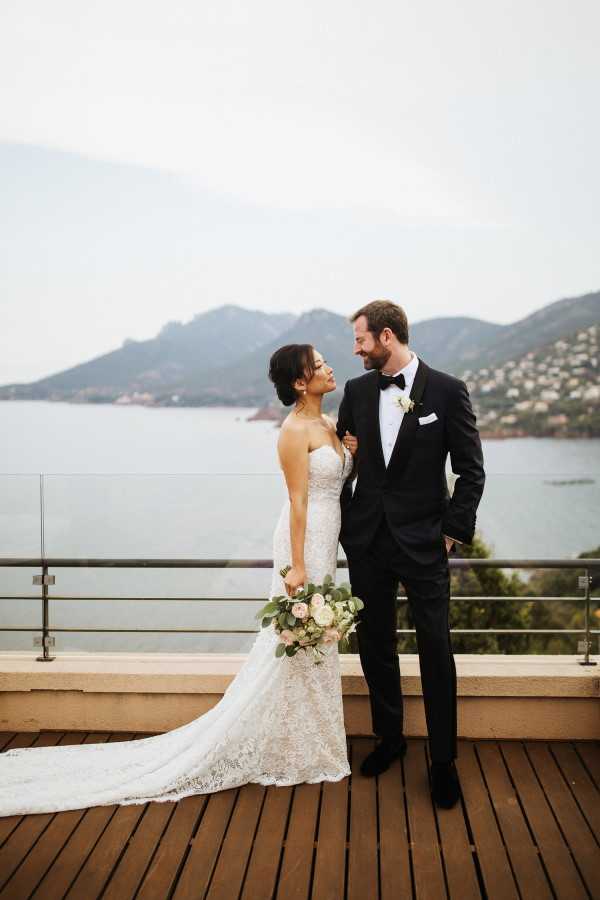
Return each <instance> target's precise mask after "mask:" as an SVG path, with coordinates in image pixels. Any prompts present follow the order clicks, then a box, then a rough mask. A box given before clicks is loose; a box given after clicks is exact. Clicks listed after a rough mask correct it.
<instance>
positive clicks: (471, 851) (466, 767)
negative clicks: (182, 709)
mask: <svg viewBox="0 0 600 900" xmlns="http://www.w3.org/2000/svg"><path fill="white" fill-rule="evenodd" d="M146 736H147V735H134V734H123V733H119V734H105V733H102V734H100V733H87V732H73V733H68V734H63V733H56V732H42V733H39V734H36V733H24V734H0V748H1V749H3V750H7V749H9V748H10V747H26V746H33V745H35V746H48V745H52V744H75V743H82V742H86V743H97V742H99V741H119V740H127V739H131V738H135V737H146ZM349 746H350V753H351V759H352V769H353V772H355V773H356V774H354V775H353V776H352V778H351V779H347V780H345V781H343V782H340V783H338V784H324V785H307V784H303V785H299V786H297V787H295V788H267V789H265V788H263V787H260V786H258V785H246V786H244V787H242V788H240V789H239V790H230V791H223V792H221V793H218V794H211V795H208V796H205V795H203V796H194V797H187V798H186V799H184V800H182V801H180V802H179V803H148V804H145V805H139V806H118V805H117V806H101V807H95V808H91V809H83V810H74V811H68V812H61V813H52V814H39V815H29V816H12V817H4V818H0V900H8V898H27V897H35V898H39V900H53V898H59V897H69V898H73V900H74V898H77V897H81V898H85V900H92V898H96V897H102V898H107V900H108V898H110V900H126V898H130V897H136V898H144V900H157V898H171V897H172V898H175V900H183V898H204V897H208V898H211V900H215V898H222V900H232V898H238V897H241V898H245V900H261V898H265V900H266V898H275V897H277V898H299V900H300V898H308V897H312V898H319V900H337V898H348V900H371V898H374V900H375V898H383V900H404V898H411V897H417V898H428V900H435V898H445V897H451V898H456V900H470V898H480V897H488V898H491V900H497V898H498V900H499V898H502V900H504V898H515V900H517V898H530V897H531V898H535V900H543V898H548V900H551V898H553V897H556V898H564V900H577V898H586V897H599V898H600V850H599V846H598V837H599V835H600V802H599V801H600V797H599V788H600V744H598V743H584V742H568V741H565V742H526V741H525V742H520V741H498V742H493V741H476V742H471V741H461V742H460V749H459V758H458V761H457V765H458V769H459V773H460V778H461V784H462V791H463V799H462V802H461V804H460V805H458V806H457V807H455V808H454V809H453V810H446V811H443V810H438V809H435V808H434V807H433V805H432V803H431V800H430V798H429V787H428V769H427V755H426V754H427V749H426V743H425V741H423V740H419V739H411V740H410V741H409V749H408V753H407V756H406V758H405V759H404V761H403V764H402V765H401V764H400V763H399V762H396V763H395V764H394V765H393V766H392V767H391V768H390V769H389V770H388V771H387V772H386V773H385V774H384V775H383V776H381V777H380V778H379V779H366V778H362V777H361V776H360V774H358V767H359V764H360V761H361V759H362V757H363V756H364V755H365V753H367V752H368V751H369V749H370V748H371V747H372V746H373V742H372V741H371V740H368V739H365V738H351V739H350V742H349Z"/></svg>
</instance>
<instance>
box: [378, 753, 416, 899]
mask: <svg viewBox="0 0 600 900" xmlns="http://www.w3.org/2000/svg"><path fill="white" fill-rule="evenodd" d="M408 752H412V741H411V742H410V749H409V751H408ZM377 797H378V802H379V877H380V893H381V900H397V898H398V897H403V898H406V897H412V895H413V892H412V878H411V873H410V850H409V844H408V826H407V822H406V808H405V797H404V779H403V772H402V764H401V763H400V762H399V761H396V762H394V763H393V764H392V765H391V766H390V767H389V769H388V770H387V772H383V773H382V774H381V775H379V776H378V777H377Z"/></svg>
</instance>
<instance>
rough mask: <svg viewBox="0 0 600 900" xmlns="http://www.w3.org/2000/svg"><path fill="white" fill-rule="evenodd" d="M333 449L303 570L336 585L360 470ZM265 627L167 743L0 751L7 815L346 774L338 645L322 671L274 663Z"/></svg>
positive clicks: (278, 555) (318, 488)
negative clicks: (354, 476)
mask: <svg viewBox="0 0 600 900" xmlns="http://www.w3.org/2000/svg"><path fill="white" fill-rule="evenodd" d="M343 451H344V455H343V460H342V458H341V457H340V455H339V453H338V452H337V451H336V450H335V448H334V447H333V446H331V445H329V444H326V445H323V446H321V447H318V448H317V449H316V450H313V451H311V453H310V454H309V478H308V508H307V521H306V536H305V545H304V562H305V567H306V575H307V578H308V580H309V581H311V582H313V583H315V584H320V583H321V582H322V581H323V578H324V576H325V575H327V574H329V575H331V576H332V577H333V578H334V579H335V571H336V559H337V552H338V534H339V530H340V503H339V498H340V493H341V490H342V486H343V483H344V480H345V479H346V478H347V477H348V475H349V474H350V471H351V469H352V456H351V454H350V452H349V451H348V449H347V448H346V447H344V448H343ZM289 512H290V506H289V500H286V501H285V503H284V504H283V508H282V510H281V514H280V516H279V520H278V522H277V525H276V527H275V532H274V535H273V560H274V565H273V574H272V580H271V590H270V596H271V597H273V596H277V595H282V594H285V588H284V584H283V579H282V578H281V575H280V574H279V571H280V569H282V568H283V567H284V566H286V565H288V564H291V548H290V529H289ZM277 643H278V638H277V635H276V634H275V632H274V630H273V628H272V627H268V628H264V629H262V630H261V631H260V632H259V634H258V637H257V638H256V640H255V642H254V644H253V646H252V648H251V650H250V652H249V654H248V656H247V658H246V660H245V662H244V664H243V665H242V668H241V669H240V670H239V672H238V674H237V675H236V677H235V678H234V680H233V681H232V682H231V684H230V685H229V687H228V688H227V690H226V691H225V693H224V695H223V698H222V699H221V700H220V701H219V702H218V703H217V705H216V706H214V707H213V708H212V709H211V710H209V711H208V712H206V713H204V714H203V715H201V716H199V717H198V718H196V719H194V720H193V721H192V722H189V723H188V724H186V725H182V726H180V727H179V728H175V729H173V730H172V731H167V732H165V733H164V734H159V735H155V736H153V737H147V738H142V739H139V740H133V741H117V742H115V743H110V744H78V745H75V746H71V745H65V746H54V747H27V748H15V749H12V750H8V751H6V752H5V753H0V816H9V815H15V814H26V813H41V812H57V811H59V810H67V809H82V808H84V807H89V806H107V805H110V804H121V805H129V804H134V803H146V802H149V801H167V800H170V801H174V800H179V799H181V798H183V797H187V796H189V795H191V794H204V793H212V792H214V791H220V790H222V789H224V788H233V787H237V786H239V785H242V784H246V783H248V782H257V783H259V784H264V785H290V784H298V783H300V782H317V781H338V780H340V779H341V778H344V777H345V776H346V775H349V774H350V768H349V765H348V757H347V750H346V735H345V731H344V719H343V709H342V694H341V681H340V671H339V657H338V648H337V644H329V645H326V652H325V658H324V661H323V662H322V663H320V664H319V665H315V664H314V662H313V660H312V657H311V656H310V655H309V654H307V653H305V652H304V651H300V652H298V653H297V654H296V656H294V657H291V658H290V657H284V658H282V659H277V658H276V657H275V647H276V646H277Z"/></svg>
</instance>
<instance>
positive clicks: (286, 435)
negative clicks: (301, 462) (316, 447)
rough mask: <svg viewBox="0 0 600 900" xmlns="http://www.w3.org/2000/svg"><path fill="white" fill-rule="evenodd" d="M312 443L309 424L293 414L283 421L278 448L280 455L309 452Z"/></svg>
mask: <svg viewBox="0 0 600 900" xmlns="http://www.w3.org/2000/svg"><path fill="white" fill-rule="evenodd" d="M309 443H310V433H309V428H308V423H307V422H306V421H302V419H299V418H298V417H297V416H294V414H293V413H290V414H289V415H288V416H286V418H285V419H284V420H283V422H282V425H281V428H280V429H279V438H278V440H277V447H278V450H279V454H280V456H281V454H286V455H287V454H288V453H298V452H301V451H305V452H308V448H309Z"/></svg>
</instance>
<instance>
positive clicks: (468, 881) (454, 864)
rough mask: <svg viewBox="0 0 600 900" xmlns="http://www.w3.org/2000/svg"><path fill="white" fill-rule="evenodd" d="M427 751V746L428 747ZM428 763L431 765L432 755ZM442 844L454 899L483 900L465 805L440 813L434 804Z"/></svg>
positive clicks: (449, 889) (457, 805)
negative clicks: (481, 899) (464, 810)
mask: <svg viewBox="0 0 600 900" xmlns="http://www.w3.org/2000/svg"><path fill="white" fill-rule="evenodd" d="M425 748H426V749H427V744H425ZM428 762H429V764H431V760H430V759H429V754H428ZM433 811H434V814H435V817H436V821H437V826H438V832H439V836H440V842H441V845H442V860H443V863H444V868H445V870H446V882H447V885H448V893H449V895H450V897H460V898H461V900H480V898H481V891H480V890H479V881H478V879H477V869H476V866H475V857H474V853H473V849H472V847H471V841H470V839H469V834H468V832H467V826H466V823H465V818H464V813H463V808H462V804H461V803H460V801H459V802H458V803H457V804H456V805H455V806H453V807H452V809H440V808H439V807H437V806H436V805H435V804H433Z"/></svg>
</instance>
